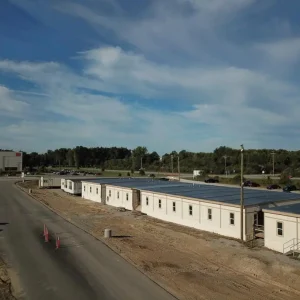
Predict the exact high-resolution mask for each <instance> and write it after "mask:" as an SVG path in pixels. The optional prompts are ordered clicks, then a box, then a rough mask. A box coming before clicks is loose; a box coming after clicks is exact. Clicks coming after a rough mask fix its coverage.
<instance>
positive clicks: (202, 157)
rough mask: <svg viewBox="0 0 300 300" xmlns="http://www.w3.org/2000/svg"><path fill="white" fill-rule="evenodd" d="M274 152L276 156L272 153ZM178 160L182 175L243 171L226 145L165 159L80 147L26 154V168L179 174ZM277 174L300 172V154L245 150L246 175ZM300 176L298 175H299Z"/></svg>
mask: <svg viewBox="0 0 300 300" xmlns="http://www.w3.org/2000/svg"><path fill="white" fill-rule="evenodd" d="M272 153H274V154H272ZM178 158H179V161H180V171H181V172H182V173H185V172H192V171H193V170H202V171H203V173H206V174H210V173H213V174H224V173H225V169H226V172H228V173H231V174H232V173H239V172H240V160H241V152H240V150H239V149H233V148H230V147H226V146H221V147H218V148H216V149H215V150H214V151H213V152H190V151H186V150H182V151H180V152H176V151H172V152H170V153H165V154H164V155H162V156H161V157H160V156H159V155H158V153H157V152H155V151H154V152H148V149H147V148H146V147H142V146H139V147H137V148H135V149H132V150H131V149H128V148H125V147H110V148H107V147H93V148H87V147H83V146H77V147H75V148H73V149H67V148H60V149H56V150H48V151H47V152H46V153H42V154H39V153H37V152H32V153H26V152H23V166H24V167H27V168H40V167H49V166H52V167H59V166H60V167H61V168H83V167H85V168H99V169H102V170H104V169H109V170H135V171H136V170H139V169H140V168H142V169H145V170H147V171H164V172H172V170H173V172H174V173H175V172H177V165H178ZM273 159H274V171H275V173H282V172H283V171H284V170H286V169H288V170H290V173H291V175H293V176H296V175H297V174H298V173H300V151H288V150H284V149H279V150H271V149H246V150H245V151H244V172H245V174H258V173H262V172H263V171H264V172H265V174H272V173H273ZM297 176H298V175H297Z"/></svg>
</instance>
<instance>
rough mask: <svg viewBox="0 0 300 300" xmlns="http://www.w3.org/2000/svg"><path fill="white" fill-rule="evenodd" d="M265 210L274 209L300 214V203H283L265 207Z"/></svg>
mask: <svg viewBox="0 0 300 300" xmlns="http://www.w3.org/2000/svg"><path fill="white" fill-rule="evenodd" d="M264 210H272V211H277V212H283V213H291V214H300V203H295V204H289V205H282V206H277V207H272V208H271V207H270V208H265V209H264Z"/></svg>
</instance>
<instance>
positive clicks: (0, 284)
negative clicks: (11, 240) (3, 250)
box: [0, 258, 15, 300]
mask: <svg viewBox="0 0 300 300" xmlns="http://www.w3.org/2000/svg"><path fill="white" fill-rule="evenodd" d="M13 299H15V298H14V297H13V295H12V291H11V284H10V278H9V276H8V272H7V268H6V265H5V264H4V262H3V260H2V259H1V258H0V300H13Z"/></svg>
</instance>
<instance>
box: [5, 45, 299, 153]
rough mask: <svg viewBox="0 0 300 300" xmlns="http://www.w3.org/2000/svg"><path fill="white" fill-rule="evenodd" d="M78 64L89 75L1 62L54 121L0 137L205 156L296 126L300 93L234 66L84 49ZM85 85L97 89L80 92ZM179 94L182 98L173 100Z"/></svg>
mask: <svg viewBox="0 0 300 300" xmlns="http://www.w3.org/2000/svg"><path fill="white" fill-rule="evenodd" d="M81 59H82V61H83V65H84V68H83V74H85V75H80V74H76V73H74V72H73V71H71V70H70V69H68V68H66V67H65V66H63V65H59V64H56V63H50V64H48V63H41V65H39V64H38V63H30V62H26V63H23V62H20V63H18V62H12V61H5V62H1V61H0V70H5V71H6V72H12V73H14V74H16V75H19V76H22V78H24V79H26V80H29V81H30V82H31V83H34V84H35V85H36V86H37V88H38V89H39V91H40V92H41V93H42V94H46V95H48V96H47V97H44V95H41V97H40V98H39V99H40V101H41V103H40V106H39V109H42V110H43V111H44V114H45V115H48V116H49V117H50V118H49V121H47V120H42V121H41V120H37V121H33V120H30V119H29V118H27V119H25V121H23V122H21V123H16V122H15V123H12V124H11V125H10V126H8V127H7V128H6V133H5V134H3V133H2V135H5V136H6V138H7V137H8V136H11V137H12V138H14V139H15V140H14V142H13V141H12V143H17V144H18V145H20V143H21V141H24V140H28V141H32V143H34V140H35V138H37V140H39V144H41V145H43V147H46V145H48V146H49V147H50V145H53V141H56V142H55V145H53V147H58V146H61V144H62V145H76V144H81V143H84V144H91V145H97V144H110V145H113V144H116V143H117V144H118V145H120V146H121V145H124V146H131V145H138V144H146V145H147V146H148V147H150V148H152V149H158V150H160V151H167V150H170V149H175V148H176V149H178V148H188V149H193V150H199V151H201V150H210V149H211V148H214V147H217V146H219V143H221V144H226V145H228V144H230V145H232V146H234V143H236V142H237V141H241V140H242V141H245V134H246V135H247V138H246V140H247V141H248V143H249V145H250V144H251V145H255V146H256V145H259V144H264V143H265V139H264V138H263V137H262V136H260V132H261V131H262V129H265V130H272V128H273V129H274V130H276V128H278V126H281V127H282V128H284V127H285V126H289V127H291V126H294V125H297V124H298V121H297V120H298V118H297V116H296V111H297V108H300V102H299V101H298V98H297V97H295V94H296V92H297V91H298V89H297V88H295V87H293V86H290V85H289V84H286V83H285V82H281V81H278V80H277V79H274V78H272V77H270V76H268V75H265V74H261V73H258V72H254V71H251V70H247V69H239V68H234V67H230V68H227V67H223V68H221V67H219V68H212V69H207V68H203V67H197V66H194V67H193V68H184V67H171V66H167V65H162V64H160V65H159V64H157V63H153V62H151V61H148V60H147V59H146V58H145V57H143V56H141V55H137V54H135V53H133V52H125V51H123V50H122V49H121V48H112V47H104V48H99V49H93V50H90V51H86V52H84V53H81ZM47 66H49V67H47ZM87 76H88V77H87ZM51 78H53V79H51ZM84 85H86V86H87V87H88V88H93V89H94V91H92V92H91V91H90V90H89V89H83V86H84ZM4 89H5V88H4ZM2 90H3V88H2ZM97 91H99V92H100V91H109V92H113V93H121V92H123V93H124V92H128V93H130V94H135V95H136V96H138V97H142V98H144V99H145V98H147V97H149V98H150V97H157V98H159V99H161V100H160V101H161V103H162V105H163V102H164V101H165V100H164V96H168V97H173V99H174V101H179V99H180V101H183V103H186V104H187V102H188V101H191V102H190V103H191V104H192V103H193V105H194V106H193V107H192V106H190V107H191V108H190V109H185V111H184V112H172V111H170V110H168V111H163V110H161V109H160V107H159V105H158V106H157V107H156V109H150V108H147V106H148V105H147V103H145V105H143V102H139V103H137V102H136V101H134V100H133V101H130V100H128V99H125V100H123V99H122V98H118V97H117V96H103V95H101V94H99V92H97ZM178 91H180V97H178V96H177V95H176V93H177V92H178ZM200 95H201V96H200ZM265 96H268V97H269V98H268V99H265V98H264V97H265ZM35 97H38V95H35ZM257 97H260V98H259V101H256V100H257V99H256V98H257ZM283 97H285V106H286V107H287V110H286V111H284V110H280V112H276V111H274V110H273V106H277V105H279V104H280V101H281V99H282V98H283ZM150 99H151V98H150ZM150 99H149V100H144V101H152V100H150ZM176 99H177V100H176ZM267 100H268V101H267ZM14 103H15V102H14ZM15 104H16V103H15ZM259 104H263V105H259ZM269 107H270V108H269ZM53 113H56V114H60V115H62V116H64V118H65V120H64V118H63V119H61V120H60V121H59V122H54V121H52V119H51V114H53ZM34 128H39V131H38V132H36V131H34ZM33 132H34V134H33ZM22 136H23V138H22ZM166 141H167V143H166ZM36 143H37V142H36ZM217 143H218V144H217ZM238 143H239V142H238ZM43 149H44V148H43Z"/></svg>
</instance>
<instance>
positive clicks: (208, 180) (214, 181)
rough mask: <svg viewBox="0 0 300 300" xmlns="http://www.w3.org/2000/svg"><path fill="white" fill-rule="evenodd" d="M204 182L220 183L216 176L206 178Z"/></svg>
mask: <svg viewBox="0 0 300 300" xmlns="http://www.w3.org/2000/svg"><path fill="white" fill-rule="evenodd" d="M204 182H206V183H219V180H218V179H214V178H208V179H206V180H204Z"/></svg>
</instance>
